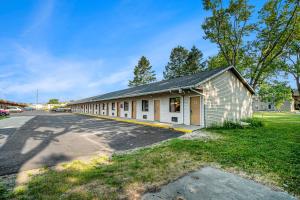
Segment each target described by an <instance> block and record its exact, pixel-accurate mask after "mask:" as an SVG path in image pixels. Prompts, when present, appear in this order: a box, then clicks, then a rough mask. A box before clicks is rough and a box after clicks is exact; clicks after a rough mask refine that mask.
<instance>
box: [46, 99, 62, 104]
mask: <svg viewBox="0 0 300 200" xmlns="http://www.w3.org/2000/svg"><path fill="white" fill-rule="evenodd" d="M48 104H59V100H58V99H49V101H48Z"/></svg>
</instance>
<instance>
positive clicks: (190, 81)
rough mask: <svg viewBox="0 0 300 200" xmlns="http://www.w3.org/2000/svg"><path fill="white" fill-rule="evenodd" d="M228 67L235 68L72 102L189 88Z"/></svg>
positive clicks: (183, 77) (219, 69) (159, 82)
mask: <svg viewBox="0 0 300 200" xmlns="http://www.w3.org/2000/svg"><path fill="white" fill-rule="evenodd" d="M226 69H234V68H218V69H213V70H210V71H204V72H199V73H196V74H193V75H189V76H182V77H179V78H174V79H170V80H162V81H158V82H155V83H150V84H146V85H141V86H137V87H132V88H127V89H124V90H118V91H115V92H110V93H106V94H101V95H97V96H93V97H89V98H85V99H81V100H78V101H75V102H72V104H76V103H83V102H90V101H101V100H109V99H118V98H123V97H133V96H141V95H145V94H151V93H157V92H163V91H168V90H172V89H174V90H175V89H179V88H188V87H192V86H194V85H196V84H198V83H200V82H202V81H204V80H206V79H209V78H210V77H212V76H214V75H216V74H218V73H219V72H222V71H224V70H226ZM234 70H235V69H234ZM235 71H236V70H235Z"/></svg>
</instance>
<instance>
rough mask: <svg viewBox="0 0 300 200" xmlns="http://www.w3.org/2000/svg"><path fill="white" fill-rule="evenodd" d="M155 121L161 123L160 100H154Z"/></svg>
mask: <svg viewBox="0 0 300 200" xmlns="http://www.w3.org/2000/svg"><path fill="white" fill-rule="evenodd" d="M154 120H155V121H160V100H154Z"/></svg>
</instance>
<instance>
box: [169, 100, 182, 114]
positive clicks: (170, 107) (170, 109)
mask: <svg viewBox="0 0 300 200" xmlns="http://www.w3.org/2000/svg"><path fill="white" fill-rule="evenodd" d="M172 99H175V101H174V102H173V103H172V102H171V100H172ZM176 99H179V111H176V107H175V108H174V110H175V111H172V105H175V102H176ZM180 111H181V98H180V97H170V98H169V112H171V113H180Z"/></svg>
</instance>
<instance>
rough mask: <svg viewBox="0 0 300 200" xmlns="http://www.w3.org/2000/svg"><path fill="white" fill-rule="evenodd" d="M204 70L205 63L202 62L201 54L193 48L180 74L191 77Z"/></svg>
mask: <svg viewBox="0 0 300 200" xmlns="http://www.w3.org/2000/svg"><path fill="white" fill-rule="evenodd" d="M205 69H206V62H205V61H203V53H202V52H201V51H200V50H199V49H197V48H196V47H195V46H193V47H192V48H191V50H190V52H189V55H188V57H187V60H186V64H185V65H184V68H183V72H182V74H184V75H191V74H194V73H197V72H200V71H204V70H205Z"/></svg>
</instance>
